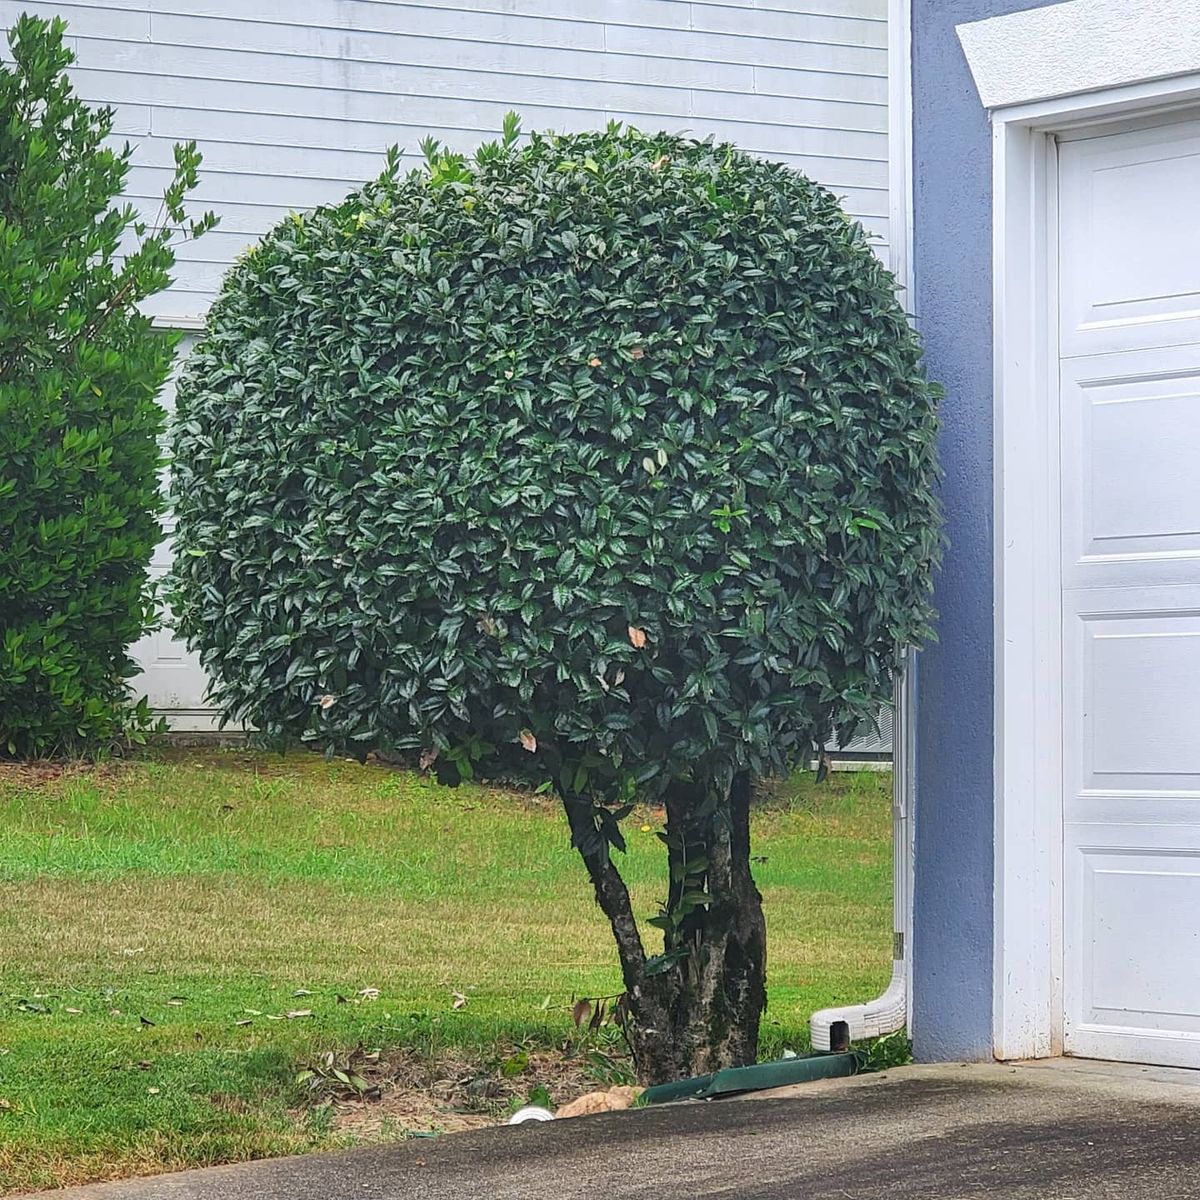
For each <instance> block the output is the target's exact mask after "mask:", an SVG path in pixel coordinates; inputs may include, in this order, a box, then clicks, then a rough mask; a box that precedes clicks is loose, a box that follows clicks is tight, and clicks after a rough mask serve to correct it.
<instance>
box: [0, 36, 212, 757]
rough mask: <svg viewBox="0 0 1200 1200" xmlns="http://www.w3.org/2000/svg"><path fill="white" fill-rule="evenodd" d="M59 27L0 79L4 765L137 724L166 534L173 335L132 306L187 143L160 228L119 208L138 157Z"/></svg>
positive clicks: (165, 245)
mask: <svg viewBox="0 0 1200 1200" xmlns="http://www.w3.org/2000/svg"><path fill="white" fill-rule="evenodd" d="M64 32H65V26H64V24H63V23H62V22H61V21H58V20H55V21H53V22H47V21H42V20H37V19H35V18H32V17H21V18H19V19H18V20H17V21H16V23H15V24H14V26H13V28H12V30H11V33H10V35H9V46H10V50H11V54H12V58H13V62H12V63H10V64H0V753H8V754H16V755H38V754H47V753H53V752H57V751H73V750H80V749H87V748H90V747H96V746H102V745H104V744H105V743H108V742H110V741H111V740H112V739H113V738H116V737H119V736H120V735H121V734H122V733H123V731H124V730H125V729H126V727H127V725H128V722H129V720H130V718H131V716H132V719H133V720H134V721H135V722H137V721H144V720H145V718H146V715H147V714H146V712H145V709H144V706H143V707H141V708H139V709H132V710H131V709H130V708H129V703H128V701H129V697H128V689H127V686H126V683H125V680H126V679H127V678H128V676H129V675H130V674H132V671H133V668H132V664H131V663H130V661H129V659H128V656H127V654H126V649H127V647H128V646H129V645H130V644H131V643H132V642H134V641H135V640H137V638H138V637H139V636H141V634H142V633H143V632H144V631H145V630H146V629H147V627H148V623H149V620H150V618H151V615H152V605H151V604H150V602H149V598H148V595H147V582H146V567H147V564H148V562H149V559H150V554H151V551H152V550H153V548H154V545H155V543H156V542H157V541H158V539H159V536H160V528H159V524H158V514H159V512H160V511H161V501H160V497H159V490H158V468H159V461H160V459H159V451H158V444H157V438H158V435H159V433H160V429H161V423H162V414H161V410H160V409H159V407H158V405H157V403H156V402H155V394H156V393H157V392H158V390H159V388H160V387H161V386H162V383H163V381H164V379H165V378H166V375H167V372H168V370H169V368H170V364H171V358H172V354H173V350H174V346H175V337H174V336H173V335H171V334H169V333H167V332H165V331H159V330H155V329H153V328H152V327H151V325H150V322H149V320H148V319H147V318H146V317H144V316H142V315H140V313H139V312H138V307H137V306H138V304H139V303H140V302H141V301H142V300H144V299H146V298H147V297H148V296H151V295H153V294H154V293H155V292H158V291H160V290H162V289H163V288H164V287H166V286H167V284H168V283H169V281H170V280H169V271H170V269H171V266H172V264H173V262H174V252H173V249H172V242H173V239H174V238H176V237H177V236H178V235H179V234H180V233H181V232H182V233H184V234H185V235H186V236H195V235H197V234H199V233H201V232H203V231H204V229H205V228H207V227H208V226H209V225H210V224H211V223H212V219H211V218H209V217H206V218H204V219H202V220H201V221H198V222H194V223H193V222H189V221H187V219H186V217H185V215H184V213H183V210H182V203H183V198H184V195H185V193H186V192H187V191H188V189H189V188H191V187H192V186H194V184H195V177H196V168H197V166H198V164H199V156H198V154H197V153H196V150H195V146H194V145H193V146H188V147H177V150H176V165H177V169H176V174H175V178H174V180H173V182H172V184H171V186H170V187H169V188H168V190H167V192H166V195H165V197H164V212H165V219H166V224H164V225H163V226H162V227H161V228H159V229H156V230H154V231H152V232H151V231H147V230H146V229H145V228H144V227H143V226H142V225H141V224H140V223H139V221H138V219H137V217H136V215H135V213H134V212H133V211H132V209H130V208H129V207H128V206H124V205H120V204H119V203H118V197H119V196H120V194H121V191H122V189H123V187H124V182H125V177H126V175H127V173H128V168H129V159H130V151H129V149H128V147H126V148H125V149H124V150H121V149H112V148H109V147H108V146H106V145H105V139H106V138H107V137H108V135H109V134H110V133H111V132H112V124H113V119H112V112H111V110H108V109H100V110H95V109H91V108H89V107H88V106H87V105H86V104H84V103H83V102H82V101H81V100H79V99H78V98H77V97H76V96H75V95H74V94H73V92H72V89H71V86H70V83H69V82H68V80H67V77H66V74H65V71H66V68H67V66H68V65H69V64H70V62H71V61H72V55H71V53H70V51H69V50H68V49H67V48H66V47H65V46H64V44H63V36H64Z"/></svg>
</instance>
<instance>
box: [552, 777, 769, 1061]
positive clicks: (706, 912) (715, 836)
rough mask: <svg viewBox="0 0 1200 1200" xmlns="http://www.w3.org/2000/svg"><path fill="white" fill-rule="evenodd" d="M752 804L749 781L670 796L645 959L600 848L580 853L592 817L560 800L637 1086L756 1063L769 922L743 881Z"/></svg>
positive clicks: (675, 788)
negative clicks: (606, 940)
mask: <svg viewBox="0 0 1200 1200" xmlns="http://www.w3.org/2000/svg"><path fill="white" fill-rule="evenodd" d="M750 796H751V779H750V776H749V775H747V774H741V775H737V776H735V777H734V780H733V783H732V786H731V788H730V789H729V792H728V793H726V794H721V795H714V794H712V793H711V792H709V791H706V790H705V789H704V788H703V787H700V786H697V785H691V784H674V785H672V787H671V788H670V789H669V791H668V793H667V796H666V804H667V843H668V846H667V849H668V860H669V862H670V865H671V884H670V890H669V894H668V897H667V904H666V907H665V910H664V915H665V917H666V922H665V923H666V924H667V925H668V928H667V930H666V932H665V935H664V952H663V954H661V955H655V956H647V954H646V952H645V949H644V947H643V945H642V941H641V936H640V934H639V933H638V930H637V923H636V920H635V918H634V914H633V910H632V906H631V904H630V901H629V893H628V891H627V889H626V887H625V883H624V881H623V880H622V879H621V876H620V874H619V872H618V871H617V869H616V866H615V865H614V864H613V862H612V860H611V858H610V856H609V852H608V846H607V844H603V845H602V847H601V848H599V849H597V848H595V845H594V840H593V842H592V843H589V842H588V841H587V834H588V832H589V828H590V827H591V823H592V820H593V818H592V815H591V812H590V806H585V805H581V804H580V803H578V802H573V801H570V800H567V799H566V798H564V805H565V807H566V809H567V816H568V819H569V820H570V822H571V829H572V836H573V838H574V840H575V844H576V845H577V846H579V847H580V850H581V853H583V858H584V862H585V864H586V865H587V868H588V873H589V875H590V876H591V879H592V883H593V886H594V887H595V890H596V900H597V902H598V903H599V905H600V907H601V909H602V910H603V911H604V913H605V915H606V916H607V917H608V919H609V923H610V925H611V926H612V929H613V934H614V936H615V938H616V941H617V950H618V952H619V954H620V959H621V969H622V974H623V976H624V980H625V991H626V1007H627V1013H628V1024H627V1033H628V1035H629V1041H630V1046H631V1048H632V1050H633V1057H634V1064H635V1066H636V1069H637V1074H638V1079H639V1080H640V1081H641V1082H642V1083H647V1084H650V1083H666V1082H668V1081H670V1080H674V1079H685V1078H688V1077H690V1076H693V1075H704V1074H707V1073H708V1072H710V1071H716V1070H719V1069H720V1068H722V1067H734V1066H744V1065H746V1064H749V1063H753V1062H754V1061H755V1057H756V1055H757V1051H758V1030H759V1022H760V1019H761V1017H762V1013H763V1010H764V1009H765V1008H766V1003H767V995H766V922H765V920H764V917H763V911H762V896H761V895H760V894H759V891H758V888H757V887H756V886H755V883H754V879H753V876H752V874H751V870H750ZM585 845H590V846H591V850H590V852H589V853H584V847H585ZM701 895H703V897H705V899H703V900H699V897H700V896H701Z"/></svg>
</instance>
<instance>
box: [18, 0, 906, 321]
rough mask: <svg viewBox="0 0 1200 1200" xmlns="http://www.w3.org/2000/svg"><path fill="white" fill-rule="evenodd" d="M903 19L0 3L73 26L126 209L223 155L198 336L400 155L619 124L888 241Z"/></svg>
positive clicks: (542, 6)
mask: <svg viewBox="0 0 1200 1200" xmlns="http://www.w3.org/2000/svg"><path fill="white" fill-rule="evenodd" d="M886 10H887V0H593V2H592V3H590V4H586V3H584V2H583V0H72V2H70V3H62V4H59V3H46V2H44V0H0V24H3V25H4V26H8V25H9V24H11V22H12V20H13V18H14V17H15V16H16V14H17V13H19V12H23V11H29V12H35V13H39V14H42V15H47V16H50V15H58V16H62V17H64V18H65V19H66V20H67V22H68V26H69V35H70V37H71V42H72V46H73V48H74V49H75V52H76V54H77V56H78V66H77V68H76V71H75V80H76V85H77V87H78V88H79V91H80V93H81V94H82V95H83V96H85V97H86V98H87V99H89V100H92V101H94V102H97V103H104V104H112V105H114V106H115V107H116V109H117V114H118V115H117V132H118V133H119V134H120V135H121V136H122V137H127V138H129V139H130V140H131V141H133V142H134V143H135V147H136V153H135V158H134V161H135V164H136V166H135V168H134V170H133V172H132V173H131V176H130V186H129V194H130V198H131V199H132V200H134V201H135V202H136V203H137V204H138V205H139V206H140V207H142V208H144V209H146V210H149V211H150V212H151V213H153V212H155V211H157V207H158V197H159V196H160V194H161V191H162V188H163V186H164V184H165V183H166V181H167V179H168V177H169V172H170V167H171V161H172V160H171V146H172V143H173V142H175V141H178V140H187V139H190V138H195V139H196V140H197V141H198V142H199V143H200V147H201V150H202V152H203V154H204V166H203V168H202V170H201V177H200V180H201V181H200V187H199V188H198V189H197V192H196V193H195V200H196V203H197V205H198V206H202V207H211V208H213V209H214V210H216V211H217V212H218V214H219V215H220V217H221V226H220V229H219V231H218V232H216V233H213V234H210V235H209V236H208V237H207V238H205V239H203V240H202V241H201V242H200V243H198V244H197V245H196V246H193V247H186V248H185V249H184V250H183V251H182V253H181V255H180V262H179V265H178V268H177V271H176V283H175V285H174V287H173V288H172V289H171V291H170V292H169V293H168V294H167V295H165V296H161V297H159V298H158V299H157V300H156V301H155V305H154V307H155V310H156V311H157V313H158V314H159V315H160V316H162V317H163V318H164V319H168V320H176V321H178V322H179V323H181V324H192V323H194V322H195V321H197V320H198V319H199V318H200V317H201V316H202V314H203V312H204V310H205V308H206V307H207V305H208V303H209V301H210V300H211V297H212V293H213V291H214V289H215V288H216V287H217V286H218V285H219V283H220V279H221V275H222V274H223V272H224V270H225V269H226V268H227V267H228V265H229V263H230V262H231V261H232V260H233V258H234V256H235V255H236V254H237V253H238V251H239V250H241V249H242V248H243V247H244V246H245V245H246V244H247V243H248V242H250V241H252V240H254V239H255V238H257V237H258V236H261V234H263V233H264V232H266V230H267V229H269V228H270V227H271V226H272V225H273V224H274V223H275V222H277V221H278V220H279V219H280V217H282V216H283V215H284V214H285V213H287V212H288V211H289V210H291V209H297V208H307V207H311V206H312V205H316V204H321V203H325V202H328V201H333V200H337V199H339V198H340V197H341V196H343V195H344V194H345V193H346V192H347V191H349V190H350V189H351V188H352V187H354V186H356V185H357V184H359V183H361V182H362V181H363V180H365V179H367V178H370V177H371V176H372V175H374V174H375V173H376V172H377V171H378V169H379V167H380V164H381V160H382V154H383V151H384V150H385V148H386V147H388V146H389V145H392V144H399V145H400V146H401V147H402V148H405V149H406V150H407V151H408V152H409V156H410V157H411V156H413V155H415V153H416V151H417V148H418V144H419V142H420V140H421V139H422V138H423V137H424V136H425V135H426V134H429V133H432V134H434V135H435V136H436V137H438V138H440V139H441V140H442V141H443V142H445V143H447V144H448V145H450V146H453V147H455V148H458V149H463V150H470V149H471V148H473V147H474V146H475V145H477V144H478V143H479V142H480V141H482V140H485V139H487V138H489V137H492V136H494V135H495V133H496V132H497V131H498V130H499V128H500V123H501V120H502V119H503V116H504V114H505V113H506V112H508V111H509V110H516V111H517V112H519V113H520V114H521V116H522V120H523V123H524V124H525V126H526V128H550V129H561V130H582V129H588V128H594V127H596V126H599V125H602V124H603V123H604V122H605V121H608V120H611V119H617V120H622V121H628V122H630V123H632V124H635V125H638V126H640V127H642V128H645V129H670V130H676V131H687V132H690V133H692V134H695V135H696V136H707V135H709V134H713V135H715V136H716V137H718V138H721V139H724V140H728V141H733V142H735V143H736V144H737V145H739V146H741V147H742V148H744V149H746V150H748V151H750V152H752V153H755V154H760V155H762V156H764V157H767V158H772V159H776V160H779V161H782V162H786V163H788V164H789V165H792V166H795V167H797V168H799V169H800V170H802V171H805V172H806V173H807V174H809V175H811V176H812V177H813V178H815V179H819V180H820V181H821V182H823V183H825V184H827V185H828V186H830V187H831V188H833V189H834V191H836V192H837V193H838V195H839V196H841V197H842V198H843V201H844V203H845V204H846V207H847V209H848V210H849V211H850V212H851V213H852V214H853V215H854V216H856V217H858V218H860V219H861V220H862V222H863V224H864V226H865V227H866V228H867V229H869V230H870V231H871V232H873V233H875V234H876V235H878V237H879V242H880V248H881V250H886V237H887V212H888V204H887V132H886V131H887V109H886V100H887V81H886V66H887V27H886V22H885V16H886Z"/></svg>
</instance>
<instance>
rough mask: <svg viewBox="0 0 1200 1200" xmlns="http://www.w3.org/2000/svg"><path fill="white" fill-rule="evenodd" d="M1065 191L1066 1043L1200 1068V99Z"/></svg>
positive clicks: (1115, 140)
mask: <svg viewBox="0 0 1200 1200" xmlns="http://www.w3.org/2000/svg"><path fill="white" fill-rule="evenodd" d="M1058 201H1059V202H1058V231H1059V257H1060V264H1061V269H1060V273H1059V300H1060V353H1061V362H1060V387H1061V429H1060V438H1061V455H1062V460H1061V461H1062V476H1061V478H1062V589H1063V591H1062V608H1063V714H1064V728H1063V749H1064V755H1063V762H1064V793H1065V795H1064V827H1063V849H1064V864H1063V865H1064V890H1063V909H1064V935H1063V959H1064V962H1063V996H1064V1004H1065V1020H1064V1030H1063V1038H1064V1049H1065V1050H1066V1051H1067V1053H1070V1054H1081V1055H1088V1056H1092V1057H1098V1058H1113V1059H1124V1060H1129V1061H1135V1062H1149V1063H1163V1064H1169V1065H1172V1064H1173V1065H1180V1066H1192V1067H1200V217H1198V215H1197V214H1198V213H1200V119H1197V118H1196V116H1195V115H1193V116H1192V117H1191V118H1190V119H1185V120H1175V121H1172V122H1169V123H1163V119H1160V123H1158V124H1157V125H1154V126H1152V127H1145V126H1144V125H1143V127H1141V128H1137V129H1127V130H1126V131H1124V132H1117V133H1109V134H1106V135H1103V136H1090V137H1083V138H1078V139H1072V140H1063V141H1060V144H1059V197H1058Z"/></svg>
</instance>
